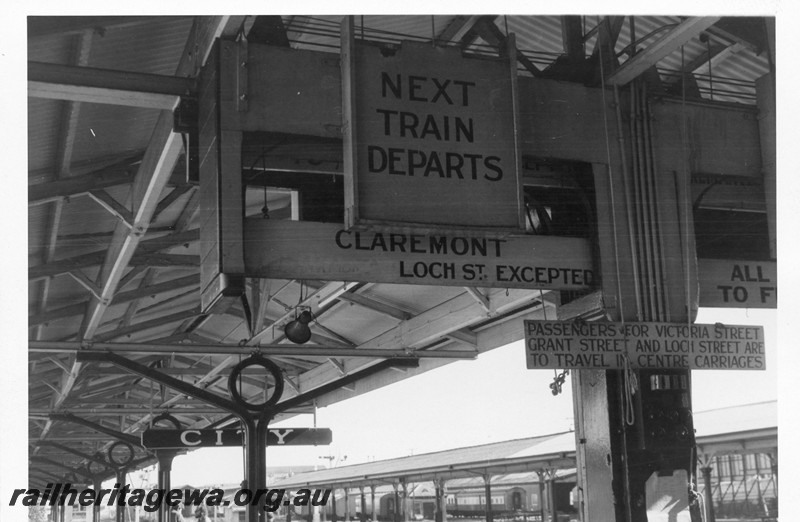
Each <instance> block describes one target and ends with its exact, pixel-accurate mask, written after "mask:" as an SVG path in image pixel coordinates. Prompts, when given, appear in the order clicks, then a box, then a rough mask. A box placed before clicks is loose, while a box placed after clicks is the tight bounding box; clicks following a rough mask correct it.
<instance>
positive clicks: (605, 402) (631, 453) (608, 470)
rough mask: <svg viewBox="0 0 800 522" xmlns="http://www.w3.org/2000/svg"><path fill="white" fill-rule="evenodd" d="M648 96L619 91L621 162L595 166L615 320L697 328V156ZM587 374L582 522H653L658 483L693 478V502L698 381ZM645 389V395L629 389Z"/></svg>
mask: <svg viewBox="0 0 800 522" xmlns="http://www.w3.org/2000/svg"><path fill="white" fill-rule="evenodd" d="M646 88H647V87H646V84H644V83H643V82H638V81H635V82H632V83H631V84H630V85H629V86H628V87H627V88H626V92H625V93H624V96H625V98H624V100H625V102H621V101H620V98H623V96H620V92H619V89H617V88H615V89H614V91H613V97H612V96H609V95H607V96H605V98H604V99H603V102H604V104H605V106H604V107H605V108H604V110H607V111H608V113H609V115H610V117H612V118H614V119H616V128H615V129H614V132H615V134H616V136H617V141H618V143H617V144H615V146H614V149H613V150H612V151H611V154H610V155H609V158H608V160H609V162H610V164H594V165H593V172H594V180H595V183H594V185H595V196H596V199H595V203H596V210H597V234H598V245H599V248H598V251H599V259H600V280H601V281H602V295H603V309H604V312H605V316H606V317H608V318H609V319H611V320H613V321H619V322H622V321H625V322H637V321H638V322H669V323H680V324H690V323H692V322H694V319H695V317H696V313H697V308H698V292H697V290H698V287H699V285H698V279H697V255H696V251H695V241H694V223H693V218H692V199H691V176H690V161H689V160H690V158H689V153H688V152H687V149H686V148H684V149H681V150H680V151H679V153H675V146H674V143H671V142H670V140H667V139H665V138H664V137H663V136H664V135H665V133H667V132H668V131H669V132H673V133H677V134H678V135H680V133H681V129H672V128H670V129H668V130H665V129H664V128H663V124H661V125H662V126H661V127H658V128H655V129H654V128H653V127H654V125H656V124H654V123H653V120H654V118H653V117H652V114H651V110H650V100H649V99H648V93H647V91H646ZM609 94H610V93H609ZM612 101H613V103H612ZM626 106H630V108H629V109H627V110H626V109H625V108H624V107H626ZM614 111H616V114H614ZM623 113H625V114H624V115H623ZM624 120H627V124H626V125H623V121H624ZM655 131H658V132H655ZM659 132H660V133H661V134H659ZM679 141H680V140H679ZM676 252H680V255H675V254H674V253H676ZM576 373H577V374H578V378H577V379H576V380H577V381H578V384H580V387H579V388H577V390H578V392H579V393H577V394H576V395H575V396H574V400H575V401H576V404H575V409H576V419H575V422H576V442H577V445H576V446H577V452H578V455H579V457H578V463H579V465H578V467H577V472H578V485H579V487H580V488H581V491H582V493H583V500H584V501H583V505H582V513H581V515H582V519H583V520H604V521H605V520H608V521H616V522H638V521H639V520H644V519H646V517H647V513H646V510H647V505H648V500H649V499H647V498H646V491H647V482H648V480H650V478H651V477H652V476H653V475H654V474H668V475H669V474H673V475H676V474H677V475H680V476H685V477H686V480H687V487H686V488H676V490H675V492H674V495H675V497H674V499H675V501H676V502H677V501H684V500H688V480H689V477H691V475H692V472H693V468H694V463H693V455H694V446H695V441H694V429H693V426H692V420H691V386H690V380H691V375H690V372H689V371H688V370H682V369H667V370H658V371H656V370H651V371H644V370H640V371H636V370H632V369H624V370H599V371H595V370H581V371H578V372H576ZM600 373H602V374H603V375H599V374H600ZM651 377H653V378H652V379H651ZM663 379H669V380H670V382H674V383H676V385H675V386H673V387H671V388H670V390H669V392H668V393H667V392H664V391H661V390H658V388H657V385H658V383H659V382H661V381H662V380H663ZM634 380H635V381H636V382H638V383H639V386H638V388H636V389H635V390H634V388H633V387H631V386H629V385H627V383H630V382H633V381H634ZM592 384H596V386H592ZM592 388H593V389H592ZM667 410H669V411H668V413H669V415H670V417H669V418H670V419H672V418H673V416H674V419H675V420H674V421H673V420H669V421H668V422H669V423H671V424H672V425H670V426H668V427H667V429H666V430H665V431H664V432H665V433H667V434H668V435H665V436H663V437H662V436H661V435H659V433H660V432H661V430H660V429H659V428H660V427H659V426H657V425H656V424H657V423H656V422H655V421H653V420H652V419H653V418H654V415H653V412H654V411H667ZM673 434H674V435H673ZM583 441H585V443H584V442H583ZM681 514H685V515H688V509H686V510H684V511H683V513H681ZM676 516H680V515H678V514H677V513H676Z"/></svg>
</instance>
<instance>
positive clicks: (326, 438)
mask: <svg viewBox="0 0 800 522" xmlns="http://www.w3.org/2000/svg"><path fill="white" fill-rule="evenodd" d="M331 440H332V433H331V430H330V429H328V428H270V429H269V432H268V433H267V446H317V445H325V444H330V443H331ZM242 444H244V430H242V429H237V428H230V429H184V430H166V429H149V430H145V431H144V432H142V446H144V447H145V448H148V449H183V448H208V447H215V446H241V445H242Z"/></svg>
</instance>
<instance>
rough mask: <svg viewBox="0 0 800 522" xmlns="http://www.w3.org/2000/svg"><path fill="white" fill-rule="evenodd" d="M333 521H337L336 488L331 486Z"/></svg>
mask: <svg viewBox="0 0 800 522" xmlns="http://www.w3.org/2000/svg"><path fill="white" fill-rule="evenodd" d="M331 522H336V488H331Z"/></svg>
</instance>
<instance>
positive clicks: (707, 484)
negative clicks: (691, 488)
mask: <svg viewBox="0 0 800 522" xmlns="http://www.w3.org/2000/svg"><path fill="white" fill-rule="evenodd" d="M711 470H712V468H711V466H704V467H702V468H700V472H701V473H703V497H704V498H703V500H704V502H703V503H704V504H705V508H706V513H705V516H706V522H714V521H715V517H714V495H713V489H712V487H713V486H712V485H711Z"/></svg>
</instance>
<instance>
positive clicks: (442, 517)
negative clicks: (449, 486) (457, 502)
mask: <svg viewBox="0 0 800 522" xmlns="http://www.w3.org/2000/svg"><path fill="white" fill-rule="evenodd" d="M446 482H447V481H446V480H445V479H441V478H440V479H436V480H434V481H433V484H434V486H435V487H436V515H435V517H434V518H435V519H436V521H435V522H447V498H446V496H445V485H446Z"/></svg>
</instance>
